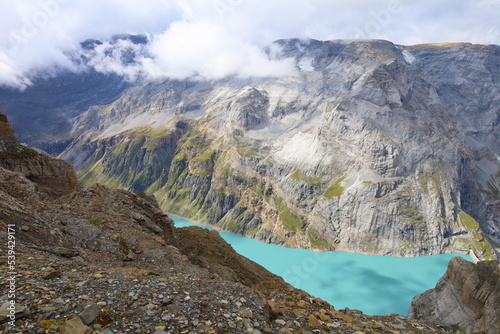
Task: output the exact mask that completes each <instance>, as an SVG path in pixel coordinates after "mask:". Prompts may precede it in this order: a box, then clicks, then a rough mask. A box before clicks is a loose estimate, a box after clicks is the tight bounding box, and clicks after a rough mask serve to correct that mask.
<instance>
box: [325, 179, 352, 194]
mask: <svg viewBox="0 0 500 334" xmlns="http://www.w3.org/2000/svg"><path fill="white" fill-rule="evenodd" d="M346 177H347V176H342V177H341V178H340V179H338V180H336V181H335V182H333V184H332V185H331V186H330V187H328V189H327V190H326V191H325V193H324V194H323V196H324V197H326V198H332V197H336V196H340V195H342V193H343V192H344V187H342V186H341V185H340V183H341V182H342V181H344V179H345V178H346Z"/></svg>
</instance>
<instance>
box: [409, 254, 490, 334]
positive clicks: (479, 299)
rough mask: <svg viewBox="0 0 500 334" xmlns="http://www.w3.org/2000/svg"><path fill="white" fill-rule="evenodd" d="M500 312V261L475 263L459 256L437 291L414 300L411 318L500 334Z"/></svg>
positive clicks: (452, 261)
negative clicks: (499, 313) (499, 311)
mask: <svg viewBox="0 0 500 334" xmlns="http://www.w3.org/2000/svg"><path fill="white" fill-rule="evenodd" d="M499 309H500V267H499V265H498V262H497V261H480V262H478V263H477V264H473V263H471V262H468V261H466V260H464V259H462V258H459V257H456V258H453V259H452V260H451V261H450V263H449V264H448V270H447V271H446V274H445V275H444V276H443V277H442V278H441V279H440V280H439V282H438V283H437V285H436V288H434V289H432V290H428V291H426V292H424V293H423V294H420V295H417V296H416V297H415V298H414V299H413V301H412V305H411V308H410V311H409V316H410V317H411V318H415V319H425V320H429V321H435V322H439V323H442V324H446V325H448V326H450V327H455V328H463V329H465V330H466V332H467V333H477V332H481V333H483V332H484V333H491V334H494V333H498V332H500V318H499V317H498V310H499Z"/></svg>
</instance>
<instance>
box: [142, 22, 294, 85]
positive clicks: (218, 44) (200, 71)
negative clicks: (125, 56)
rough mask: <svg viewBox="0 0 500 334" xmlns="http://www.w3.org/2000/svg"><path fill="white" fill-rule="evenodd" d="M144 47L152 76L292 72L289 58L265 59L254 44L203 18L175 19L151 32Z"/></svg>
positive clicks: (282, 73) (278, 73) (241, 74)
mask: <svg viewBox="0 0 500 334" xmlns="http://www.w3.org/2000/svg"><path fill="white" fill-rule="evenodd" d="M148 50H149V52H150V54H151V55H152V56H153V58H154V64H155V65H156V67H155V68H154V69H150V70H149V74H151V75H152V76H153V77H154V76H158V75H162V76H168V77H173V78H186V77H193V76H195V77H201V78H204V79H216V78H222V77H225V76H229V75H240V76H282V75H290V74H292V73H293V67H292V64H291V63H290V62H288V61H281V62H278V61H273V60H269V59H268V57H267V56H266V55H265V54H264V53H263V52H262V51H261V50H260V48H258V47H257V46H254V45H251V44H248V43H245V42H244V41H242V40H241V39H239V38H238V37H237V36H235V35H233V34H231V33H229V32H228V31H227V30H225V29H224V28H223V27H221V26H218V25H215V24H212V23H207V22H195V23H188V22H175V23H173V24H172V25H171V26H170V28H169V29H168V30H167V31H166V32H165V33H163V34H160V35H157V36H155V38H154V39H153V41H152V43H151V46H150V47H149V49H148ZM148 62H149V63H151V61H148Z"/></svg>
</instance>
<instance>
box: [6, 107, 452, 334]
mask: <svg viewBox="0 0 500 334" xmlns="http://www.w3.org/2000/svg"><path fill="white" fill-rule="evenodd" d="M0 120H1V122H0V152H1V153H2V154H3V155H1V156H0V161H3V156H4V155H5V154H12V156H14V157H9V158H10V159H12V160H14V159H15V158H16V157H17V158H19V159H20V163H22V165H23V166H24V167H25V168H26V170H38V169H37V168H38V167H39V163H38V162H39V161H43V162H44V165H43V166H44V168H43V169H40V171H41V172H42V174H40V175H39V179H44V178H43V177H44V176H47V178H50V179H51V180H52V182H51V183H50V185H49V184H45V185H46V186H44V187H39V186H38V184H37V180H34V181H32V180H30V179H29V178H28V176H29V175H24V174H23V173H22V171H17V170H9V169H7V168H4V167H0V199H1V200H0V226H1V231H2V232H1V237H2V240H7V231H8V229H7V227H11V228H12V229H13V230H14V231H15V233H10V234H11V235H14V236H15V247H14V248H13V250H14V251H15V253H14V255H11V256H15V263H13V262H12V261H11V260H12V258H8V257H7V254H6V253H5V252H3V251H2V254H0V267H1V276H0V277H1V280H0V285H2V287H5V289H2V291H4V292H2V294H1V295H0V302H1V305H2V306H1V307H0V330H1V331H2V333H11V332H13V331H15V332H16V333H69V334H87V333H103V334H111V333H130V332H135V333H139V332H140V333H154V334H165V333H188V332H189V333H254V334H259V333H296V332H300V333H313V332H315V333H358V334H359V333H361V332H363V333H395V332H398V331H403V332H408V331H410V332H412V333H444V332H447V330H446V329H445V328H444V327H442V326H439V325H436V324H433V323H427V322H424V321H419V320H411V319H407V318H406V317H403V316H398V315H395V314H394V315H388V316H377V317H369V316H365V315H363V314H362V313H361V312H359V311H356V310H347V309H346V310H341V311H337V310H334V309H333V307H331V306H330V305H328V304H327V303H326V302H324V301H322V300H319V299H316V298H314V297H312V296H310V295H308V294H306V293H305V292H303V291H301V290H297V289H294V288H292V287H291V286H289V285H288V284H286V283H284V282H283V280H282V279H281V278H279V277H277V276H275V275H273V274H271V273H270V272H268V271H267V270H265V269H264V268H262V267H260V266H259V265H257V264H255V263H253V262H251V261H250V260H248V259H246V258H244V257H242V256H240V255H238V254H237V253H236V252H234V250H233V249H232V248H231V246H229V245H228V244H227V243H226V242H225V241H224V240H223V239H222V238H221V237H220V236H219V235H218V234H217V232H215V231H208V230H205V229H202V228H198V227H191V228H183V229H176V228H174V227H173V222H172V220H171V219H170V218H168V216H167V215H166V214H164V213H163V212H162V211H161V210H160V209H159V207H158V204H157V202H156V201H155V199H154V197H153V196H151V195H146V194H144V193H141V194H134V193H131V192H128V191H124V190H119V189H109V188H107V187H105V186H101V185H94V186H92V187H90V188H88V189H80V188H76V189H71V190H70V189H68V188H67V187H66V182H65V178H64V177H61V178H55V179H52V178H51V177H52V176H53V174H52V173H53V171H54V170H59V171H60V172H61V176H65V175H71V174H74V171H73V169H72V167H71V166H70V165H69V164H67V163H61V161H59V160H56V159H53V158H49V157H47V156H45V155H43V154H42V153H37V152H31V151H30V158H31V159H29V160H26V159H24V156H23V155H20V154H18V153H19V151H18V150H17V148H19V149H20V146H21V145H20V144H19V143H18V142H17V140H16V139H15V137H13V131H12V129H11V128H10V125H9V124H8V123H7V122H6V121H5V117H4V115H1V114H0ZM12 160H11V163H12V162H13V161H12ZM12 165H13V166H15V164H12ZM43 172H46V173H47V175H45V174H43ZM50 187H54V191H51V189H50ZM61 189H66V190H67V191H65V192H64V193H63V192H62V191H61ZM48 194H49V195H50V196H48ZM11 240H12V239H11ZM12 272H14V273H12ZM12 282H13V283H12ZM12 286H14V288H12ZM7 291H8V292H7ZM12 293H14V294H15V301H16V304H15V305H16V307H15V313H14V314H13V318H11V317H10V315H11V312H10V310H9V306H10V300H12V298H13V297H12V296H10V295H11V294H12ZM11 321H12V323H11Z"/></svg>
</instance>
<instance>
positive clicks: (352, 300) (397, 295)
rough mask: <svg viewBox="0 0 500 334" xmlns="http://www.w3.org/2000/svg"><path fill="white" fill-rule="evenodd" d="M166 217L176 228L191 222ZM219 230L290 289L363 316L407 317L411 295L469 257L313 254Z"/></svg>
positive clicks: (232, 244)
mask: <svg viewBox="0 0 500 334" xmlns="http://www.w3.org/2000/svg"><path fill="white" fill-rule="evenodd" d="M172 218H173V220H174V222H175V226H176V227H185V226H196V225H195V224H192V223H190V222H188V221H186V220H183V219H180V218H175V217H172ZM201 227H205V226H201ZM205 228H209V227H205ZM209 229H210V228H209ZM219 234H220V235H221V236H222V238H224V239H225V240H226V241H227V242H228V243H229V244H231V246H232V247H233V248H234V250H235V251H236V252H238V253H239V254H241V255H243V256H245V257H247V258H249V259H250V260H252V261H254V262H256V263H258V264H260V265H261V266H263V267H265V268H266V269H267V270H269V271H271V272H272V273H274V274H276V275H279V276H281V277H283V279H284V280H285V281H286V282H288V283H290V284H291V285H293V286H294V287H296V288H299V289H302V290H304V291H306V292H308V293H309V294H311V295H313V296H315V297H318V298H321V299H323V300H325V301H327V302H329V303H330V304H331V305H333V306H334V307H335V309H337V310H338V309H343V308H346V307H349V308H351V309H358V310H361V311H363V312H364V313H365V314H368V315H385V314H389V313H399V314H402V315H407V313H408V309H409V307H410V303H411V300H412V298H413V297H414V296H415V295H417V294H419V293H422V292H424V291H425V290H428V289H431V288H434V287H435V285H436V283H437V281H438V280H439V278H440V277H441V276H442V275H443V274H444V273H445V271H446V268H447V266H448V261H450V259H451V258H452V257H454V256H461V257H463V258H465V259H467V260H469V261H471V258H470V256H468V255H466V256H464V255H461V254H443V255H431V256H421V257H414V258H401V257H393V256H374V255H361V254H353V253H345V252H322V253H318V252H314V251H311V250H306V249H297V248H287V247H283V246H278V245H272V244H266V243H263V242H259V241H257V240H254V239H249V238H245V237H242V236H238V235H235V234H231V233H226V232H219Z"/></svg>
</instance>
